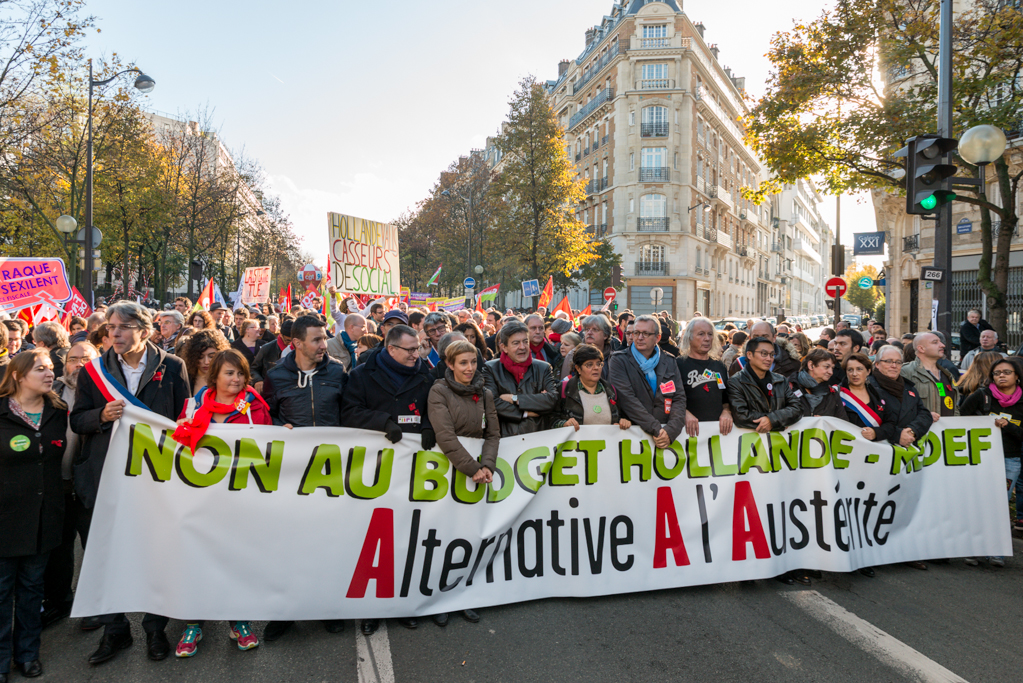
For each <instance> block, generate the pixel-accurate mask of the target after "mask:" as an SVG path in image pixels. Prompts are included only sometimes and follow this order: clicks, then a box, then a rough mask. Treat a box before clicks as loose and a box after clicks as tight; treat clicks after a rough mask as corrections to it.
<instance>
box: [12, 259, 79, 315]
mask: <svg viewBox="0 0 1023 683" xmlns="http://www.w3.org/2000/svg"><path fill="white" fill-rule="evenodd" d="M69 299H71V283H70V282H68V277H67V269H66V268H64V261H63V260H61V259H59V258H0V311H6V312H8V313H10V312H13V311H17V310H19V309H22V308H27V307H28V306H35V305H38V304H44V303H46V304H50V305H51V306H56V307H61V308H62V304H63V303H64V302H66V301H68V300H69Z"/></svg>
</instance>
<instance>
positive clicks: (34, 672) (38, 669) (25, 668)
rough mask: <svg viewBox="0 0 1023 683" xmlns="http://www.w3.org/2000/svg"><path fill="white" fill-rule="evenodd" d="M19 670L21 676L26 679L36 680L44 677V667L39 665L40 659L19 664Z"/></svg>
mask: <svg viewBox="0 0 1023 683" xmlns="http://www.w3.org/2000/svg"><path fill="white" fill-rule="evenodd" d="M18 668H19V669H21V675H22V676H24V677H25V678H36V677H37V676H42V675H43V665H42V664H40V663H39V660H38V659H36V660H34V661H31V662H26V663H25V664H19V665H18Z"/></svg>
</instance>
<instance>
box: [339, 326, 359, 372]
mask: <svg viewBox="0 0 1023 683" xmlns="http://www.w3.org/2000/svg"><path fill="white" fill-rule="evenodd" d="M341 343H342V344H344V345H345V348H346V349H348V353H349V354H351V356H352V365H354V364H355V361H356V360H357V359H358V357H359V356H358V354H356V353H355V342H353V341H352V338H351V337H349V336H348V333H347V332H345V331H343V330H342V331H341Z"/></svg>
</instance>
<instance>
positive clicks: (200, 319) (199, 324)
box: [188, 311, 217, 330]
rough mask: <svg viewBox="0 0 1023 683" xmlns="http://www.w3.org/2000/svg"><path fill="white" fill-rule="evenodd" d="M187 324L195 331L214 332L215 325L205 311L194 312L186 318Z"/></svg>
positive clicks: (211, 317)
mask: <svg viewBox="0 0 1023 683" xmlns="http://www.w3.org/2000/svg"><path fill="white" fill-rule="evenodd" d="M188 323H189V324H190V325H191V326H192V329H195V330H215V329H217V324H216V323H215V322H213V316H212V315H210V314H209V313H207V312H206V311H196V312H195V313H193V314H192V315H190V316H188Z"/></svg>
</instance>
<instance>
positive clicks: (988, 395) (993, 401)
mask: <svg viewBox="0 0 1023 683" xmlns="http://www.w3.org/2000/svg"><path fill="white" fill-rule="evenodd" d="M986 355H989V354H988V353H987V352H984V353H981V354H978V356H977V359H978V360H975V361H974V362H973V365H971V366H970V372H973V369H974V368H975V367H976V366H977V363H978V362H979V359H980V357H981V356H986ZM990 355H994V354H990ZM1021 382H1023V369H1021V367H1020V362H1019V361H1017V360H1016V359H1009V358H1001V359H999V360H997V361H996V362H995V363H994V365H992V367H991V370H990V372H989V373H988V377H987V386H983V387H980V388H979V389H977V390H976V391H974V392H973V393H972V394H970V395H969V396H967V397H966V400H964V401H963V403H962V405H961V406H960V408H959V414H960V415H963V416H969V415H994V416H995V426H996V427H998V429H999V430H1000V431H1001V433H1002V452H1003V453H1004V454H1005V487H1006V489H1007V491H1008V495H1009V496H1010V500H1011V496H1012V488H1013V486H1015V487H1016V525H1017V526H1019V525H1020V524H1021V523H1023V519H1021V515H1023V482H1021V481H1020V455H1021V453H1023V400H1021V399H1023V387H1021V386H1020V384H1021ZM988 561H989V562H990V563H991V565H992V566H994V567H1004V566H1005V558H1003V557H989V558H988ZM966 564H969V565H973V566H976V565H977V564H979V563H978V561H977V558H975V557H968V558H966Z"/></svg>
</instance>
